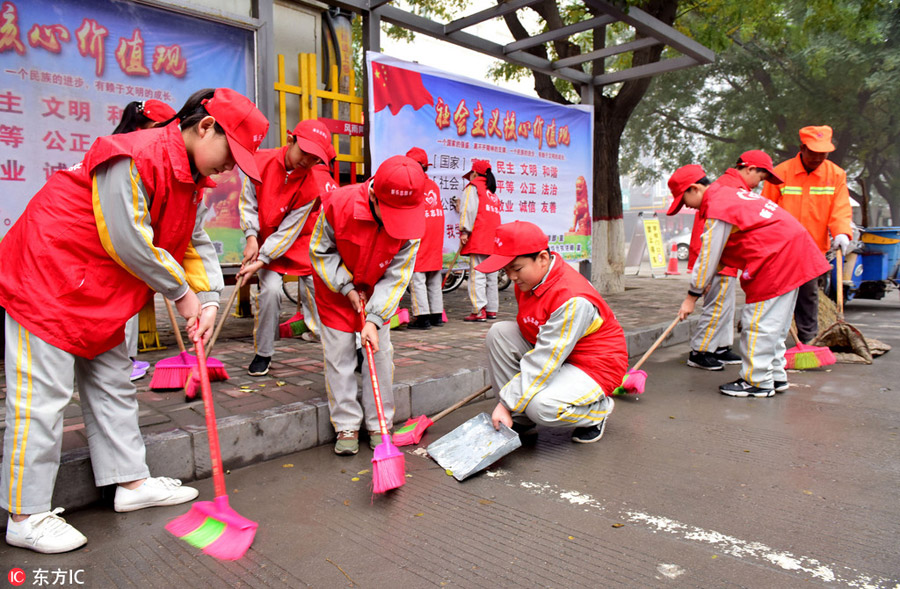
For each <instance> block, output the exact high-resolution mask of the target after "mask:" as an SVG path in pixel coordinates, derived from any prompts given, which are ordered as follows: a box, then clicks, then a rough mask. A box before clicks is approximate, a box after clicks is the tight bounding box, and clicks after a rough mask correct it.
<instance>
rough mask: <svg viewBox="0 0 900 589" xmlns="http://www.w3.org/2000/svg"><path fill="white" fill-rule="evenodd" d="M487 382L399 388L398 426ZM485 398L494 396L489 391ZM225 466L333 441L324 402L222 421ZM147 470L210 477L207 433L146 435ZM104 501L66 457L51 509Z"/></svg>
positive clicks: (635, 348)
mask: <svg viewBox="0 0 900 589" xmlns="http://www.w3.org/2000/svg"><path fill="white" fill-rule="evenodd" d="M698 320H699V318H696V317H694V318H690V319H688V320H687V321H684V322H682V323H680V324H679V325H677V326H676V327H675V329H674V330H673V331H672V333H671V334H670V335H669V337H668V338H666V341H665V342H664V343H663V345H664V346H671V345H675V344H679V343H683V342H686V341H688V340H689V339H690V332H691V330H692V329H693V328H694V326H695V325H696V323H697V321H698ZM668 325H669V324H668V323H659V324H656V325H651V326H648V327H644V328H640V329H637V330H633V331H629V332H626V333H625V340H626V342H627V344H628V350H629V353H630V355H631V356H632V359H634V358H635V357H636V356H639V355H641V354H643V353H644V352H646V351H647V350H648V349H649V348H650V346H651V345H653V342H654V341H656V338H658V337H659V336H660V334H662V332H663V331H665V329H666V327H668ZM486 384H487V372H486V370H485V368H484V367H478V368H473V369H467V368H464V369H459V370H457V371H456V372H454V373H452V374H450V375H446V376H442V377H439V378H430V379H427V380H423V381H417V382H406V381H399V382H395V383H394V387H393V390H394V400H395V405H396V409H395V414H394V417H395V422H396V423H402V422H403V421H405V420H406V419H407V418H409V417H411V416H414V415H432V414H434V413H437V412H439V411H441V410H443V409H446V408H447V407H449V406H451V405H452V404H454V403H455V402H457V401H459V400H461V399H463V398H464V397H466V396H467V395H468V394H470V393H471V392H472V391H475V390H477V389H479V388H481V387H483V386H485V385H486ZM487 397H488V398H492V397H494V394H493V392H488V394H487ZM217 425H218V429H219V440H220V444H221V447H222V462H223V465H224V468H226V469H231V468H240V467H242V466H248V465H250V464H255V463H257V462H262V461H265V460H271V459H273V458H278V457H279V456H285V455H287V454H292V453H294V452H299V451H300V450H306V449H308V448H312V447H315V446H321V445H324V444H329V443H331V442H332V441H333V440H334V437H335V434H334V429H333V428H332V426H331V422H330V420H329V415H328V402H327V400H326V399H325V398H324V397H316V398H314V399H311V400H309V401H305V402H300V403H291V404H289V405H283V406H281V407H273V408H271V409H264V410H262V411H256V412H253V413H248V414H246V415H234V416H230V417H225V418H221V419H219V420H218V421H217ZM144 444H145V445H146V448H147V466H148V467H149V468H150V472H151V473H152V474H153V475H154V476H169V477H174V478H179V479H182V480H183V481H191V480H196V479H202V478H206V477H209V476H210V474H211V469H210V459H209V446H208V445H207V444H208V443H207V437H206V428H205V427H200V426H188V427H185V428H183V429H178V428H176V429H172V430H170V431H166V432H161V433H154V434H147V435H144ZM100 499H101V489H99V488H97V487H96V486H95V485H94V475H93V472H92V470H91V461H90V453H89V451H88V449H87V448H86V447H85V448H77V449H74V450H68V451H66V452H63V453H62V456H61V460H60V466H59V474H58V475H57V478H56V487H55V488H54V491H53V499H52V503H53V505H54V506H60V507H64V508H66V509H76V508H79V507H84V506H87V505H90V504H91V503H95V502H97V501H99V500H100Z"/></svg>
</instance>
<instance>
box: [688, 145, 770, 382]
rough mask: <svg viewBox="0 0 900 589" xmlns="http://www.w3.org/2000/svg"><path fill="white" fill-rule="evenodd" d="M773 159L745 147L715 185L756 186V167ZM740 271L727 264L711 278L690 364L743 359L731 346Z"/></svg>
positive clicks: (717, 365)
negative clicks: (735, 161) (732, 165)
mask: <svg viewBox="0 0 900 589" xmlns="http://www.w3.org/2000/svg"><path fill="white" fill-rule="evenodd" d="M771 161H772V160H771V159H770V158H769V156H768V155H767V154H766V153H765V152H764V151H760V150H758V149H755V150H751V151H745V152H744V153H742V154H741V157H739V158H738V160H737V163H735V165H734V167H733V168H729V169H728V170H726V171H725V173H724V174H722V175H721V176H719V177H718V178H717V179H716V181H715V182H713V183H712V186H715V185H717V184H724V185H725V186H731V187H732V188H737V189H741V188H749V189H750V190H753V189H754V188H756V187H757V186H759V184H760V182H761V180H760V179H759V177H760V174H758V173H756V171H757V170H759V169H760V168H761V167H762V168H763V169H765V167H766V166H767V165H768V166H770V164H771ZM770 167H771V166H770ZM672 206H674V203H673V205H672ZM670 214H671V213H670ZM704 221H705V219H704V218H703V216H702V215H701V214H700V211H697V214H696V216H695V217H694V229H693V231H692V232H691V246H690V255H689V257H688V268H693V267H694V264H695V263H696V261H697V256H698V254H699V253H700V237H701V236H702V235H703V230H704ZM739 274H740V271H739V270H738V269H736V268H727V267H723V268H721V269H719V271H718V272H716V275H715V276H714V277H713V279H712V282H710V286H709V289H707V291H706V292H705V294H704V295H703V308H702V309H701V312H700V321H699V322H698V323H697V329H696V330H694V333H693V335H692V336H691V353H690V354H689V355H688V361H687V365H688V366H693V367H694V368H700V369H702V370H722V368H723V366H724V365H725V364H740V363H741V357H740V356H739V355H737V354H735V353H734V352H733V351H732V350H731V346H732V345H733V344H734V308H735V291H736V290H737V276H738V275H739Z"/></svg>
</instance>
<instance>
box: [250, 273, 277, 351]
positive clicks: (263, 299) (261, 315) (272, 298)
mask: <svg viewBox="0 0 900 589" xmlns="http://www.w3.org/2000/svg"><path fill="white" fill-rule="evenodd" d="M256 276H257V278H258V280H259V286H258V290H257V293H256V296H255V297H253V302H254V304H255V306H256V313H255V315H254V324H253V343H254V346H255V348H256V353H257V354H259V355H260V356H266V357H269V358H271V357H272V354H274V353H275V340H276V339H279V337H280V336H279V335H278V319H279V317H280V316H281V285H282V280H281V274H279V273H278V272H272V271H271V270H266V269H265V268H262V269H260V270H259V272H257V273H256Z"/></svg>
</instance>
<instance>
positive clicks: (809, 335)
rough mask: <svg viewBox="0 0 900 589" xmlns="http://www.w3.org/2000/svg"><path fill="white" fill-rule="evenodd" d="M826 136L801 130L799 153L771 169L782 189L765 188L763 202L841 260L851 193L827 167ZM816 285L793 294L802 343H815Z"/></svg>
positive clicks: (830, 147)
mask: <svg viewBox="0 0 900 589" xmlns="http://www.w3.org/2000/svg"><path fill="white" fill-rule="evenodd" d="M831 135H832V130H831V127H829V126H827V125H823V126H820V127H803V128H802V129H800V153H798V154H797V157H795V158H793V159H790V160H788V161H786V162H782V163H780V164H778V165H777V166H776V167H775V173H776V174H777V175H778V176H779V177H781V178H783V179H784V184H781V185H774V184H771V183H769V182H766V184H765V187H764V188H763V196H765V197H766V198H768V199H769V200H772V201H774V202H776V203H778V204H779V205H780V206H781V207H783V208H784V210H786V211H787V212H789V213H790V214H791V215H793V216H794V218H795V219H797V220H798V221H800V224H801V225H803V226H804V227H806V230H807V231H809V234H810V235H812V238H813V241H815V242H816V245H817V246H818V247H819V251H820V252H821V253H822V254H823V255H824V254H825V252H827V251H828V250H829V249H837V248H840V249H841V253H842V254H843V255H846V254H847V249H848V248H849V247H850V236H851V235H852V229H851V227H850V220H851V217H852V211H851V209H850V192H849V191H848V190H847V173H846V172H844V170H843V169H841V168H840V167H839V166H838V165H837V164H835V163H833V162H830V161H828V154H829V153H831V152H832V151H834V144H833V143H832V142H831ZM820 279H821V276H816V277H815V278H813V279H811V280H809V281H808V282H806V283H805V284H803V285H802V286H801V287H800V290H799V292H798V294H797V306H796V307H795V308H794V319H795V320H796V322H797V333H798V335H799V336H800V340H801V341H802V342H804V343H809V342H811V341H812V340H814V339H815V338H816V335H817V334H818V331H819V298H818V297H819V283H820Z"/></svg>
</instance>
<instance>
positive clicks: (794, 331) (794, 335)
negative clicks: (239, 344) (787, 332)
mask: <svg viewBox="0 0 900 589" xmlns="http://www.w3.org/2000/svg"><path fill="white" fill-rule="evenodd" d="M791 337H792V338H794V344H796V345H797V346H799V345H801V344H802V342H801V341H800V335H799V334H798V333H797V328H796V327H794V324H793V323H791Z"/></svg>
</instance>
